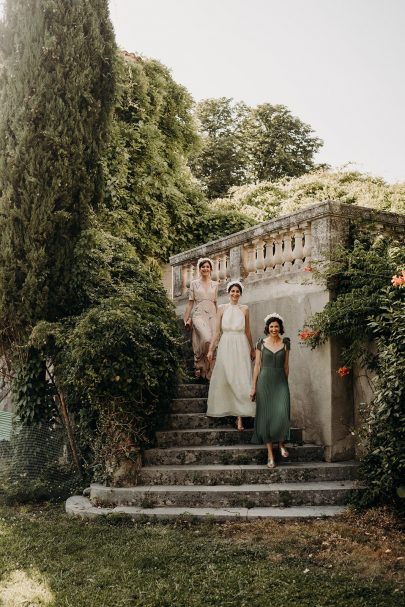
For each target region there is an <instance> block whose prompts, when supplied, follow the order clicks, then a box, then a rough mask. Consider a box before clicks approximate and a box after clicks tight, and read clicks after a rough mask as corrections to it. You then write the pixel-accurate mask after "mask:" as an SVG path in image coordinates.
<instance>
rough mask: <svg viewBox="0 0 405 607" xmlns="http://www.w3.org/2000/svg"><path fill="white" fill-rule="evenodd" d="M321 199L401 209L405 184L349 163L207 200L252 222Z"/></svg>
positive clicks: (249, 187)
mask: <svg viewBox="0 0 405 607" xmlns="http://www.w3.org/2000/svg"><path fill="white" fill-rule="evenodd" d="M324 200H339V201H340V202H344V203H346V204H355V205H359V206H364V207H368V208H372V209H376V210H379V211H393V212H396V213H404V212H405V184H404V183H398V184H394V185H389V184H387V183H386V182H385V181H384V180H383V179H381V178H379V177H371V176H370V175H366V174H364V173H359V172H358V171H353V170H350V167H347V168H344V169H342V170H340V171H331V170H329V169H318V170H315V171H312V172H310V173H307V174H305V175H302V176H301V177H293V178H288V177H285V178H282V179H276V180H274V181H262V182H260V183H257V184H253V185H243V186H241V187H235V188H231V190H230V191H229V192H228V195H227V196H226V197H223V198H218V199H216V200H213V201H211V202H210V207H211V208H212V209H213V210H217V211H219V210H221V211H222V212H227V211H236V210H238V212H239V213H241V214H242V215H244V216H246V217H247V218H249V219H251V220H253V221H254V222H255V223H260V222H261V221H267V220H269V219H273V218H275V217H281V216H282V215H288V214H289V213H294V212H295V211H299V210H300V209H303V208H305V207H307V206H310V205H312V204H317V203H319V202H323V201H324Z"/></svg>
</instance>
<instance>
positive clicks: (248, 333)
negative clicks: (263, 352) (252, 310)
mask: <svg viewBox="0 0 405 607" xmlns="http://www.w3.org/2000/svg"><path fill="white" fill-rule="evenodd" d="M244 312H245V335H246V337H247V340H248V342H249V347H250V357H251V359H252V360H254V359H255V349H254V346H253V340H252V333H251V331H250V318H249V308H248V307H247V306H246V309H245V310H244Z"/></svg>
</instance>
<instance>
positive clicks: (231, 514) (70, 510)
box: [66, 495, 346, 521]
mask: <svg viewBox="0 0 405 607" xmlns="http://www.w3.org/2000/svg"><path fill="white" fill-rule="evenodd" d="M345 510H346V508H345V506H295V507H294V506H293V507H290V508H280V507H268V508H173V507H165V508H136V507H133V506H117V507H115V508H99V507H96V506H93V505H92V503H91V502H90V500H89V499H88V498H86V497H82V496H81V495H74V496H73V497H70V498H69V499H68V500H67V501H66V512H67V514H68V515H70V516H76V517H79V518H83V519H93V518H97V517H100V516H107V517H111V518H114V517H120V516H127V517H128V518H131V519H134V520H140V521H145V520H171V519H177V518H185V519H187V520H190V519H191V520H197V521H198V520H209V521H227V520H230V519H238V520H250V519H258V518H271V519H276V520H277V519H280V520H283V519H307V518H324V517H329V516H336V515H338V514H342V513H343V512H345Z"/></svg>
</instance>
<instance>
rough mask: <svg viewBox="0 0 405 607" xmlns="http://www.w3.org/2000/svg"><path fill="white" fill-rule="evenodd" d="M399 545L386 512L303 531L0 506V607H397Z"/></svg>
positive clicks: (299, 525)
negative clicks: (80, 516) (95, 517)
mask: <svg viewBox="0 0 405 607" xmlns="http://www.w3.org/2000/svg"><path fill="white" fill-rule="evenodd" d="M403 546H404V540H403V536H402V535H401V532H400V530H399V523H398V521H397V520H396V519H395V517H394V516H393V515H392V514H391V513H389V512H388V511H386V510H372V511H369V512H367V513H365V514H362V515H357V514H349V515H346V516H344V517H340V518H337V519H333V520H330V519H328V520H314V521H308V522H275V521H256V522H239V523H238V522H229V523H222V524H219V523H213V522H209V521H207V522H200V523H193V522H191V521H187V519H184V520H183V521H180V522H177V523H170V524H162V523H152V524H150V523H139V522H138V523H133V522H130V521H127V520H119V519H117V520H111V521H107V520H102V521H94V522H93V521H92V522H83V521H79V520H76V519H69V518H67V517H66V516H65V514H64V512H63V509H62V506H50V505H46V504H45V505H42V506H36V507H33V506H25V507H19V508H6V507H2V508H0V605H1V606H2V607H17V605H18V606H20V607H21V606H25V607H28V606H30V607H34V606H35V607H37V606H42V605H52V606H64V607H70V606H71V607H121V606H122V607H183V606H184V607H197V606H198V607H202V606H204V607H205V606H207V607H210V606H212V607H214V606H221V607H222V606H224V607H226V606H229V607H236V606H238V607H239V606H240V607H242V606H246V607H269V606H271V607H289V606H299V607H307V606H308V607H317V606H319V607H328V606H331V607H332V606H333V607H339V606H344V607H348V606H349V607H357V606H370V607H371V606H372V607H390V606H392V607H397V606H398V605H400V604H402V602H403V600H404V595H403V592H404V588H403V587H401V578H402V581H403V563H404V560H403V559H402V554H401V551H402V552H403Z"/></svg>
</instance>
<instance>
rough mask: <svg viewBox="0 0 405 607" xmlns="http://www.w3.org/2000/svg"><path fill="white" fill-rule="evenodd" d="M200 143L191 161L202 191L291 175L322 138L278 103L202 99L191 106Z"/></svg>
mask: <svg viewBox="0 0 405 607" xmlns="http://www.w3.org/2000/svg"><path fill="white" fill-rule="evenodd" d="M195 114H196V118H197V120H198V123H199V127H200V132H201V136H202V146H201V149H200V150H199V152H198V153H197V154H195V155H194V157H193V158H192V161H191V167H192V170H193V172H194V174H195V175H196V176H197V177H198V178H199V179H200V181H201V183H202V185H203V187H204V189H205V191H206V193H207V196H208V197H209V198H210V199H212V198H218V197H221V196H224V195H225V194H226V193H227V192H228V190H229V189H230V188H232V187H236V186H239V185H243V184H252V183H256V182H257V181H263V180H268V181H273V180H277V179H280V178H281V177H286V176H289V177H294V176H298V175H302V174H303V173H307V172H308V171H311V170H312V169H313V168H314V166H315V165H314V160H313V157H314V154H315V153H316V152H317V151H318V150H319V148H320V147H321V145H322V141H321V140H320V139H318V138H316V137H314V136H313V135H312V129H311V127H310V126H309V125H307V124H304V123H303V122H302V121H301V120H300V119H299V118H297V117H295V116H293V115H292V114H291V112H290V111H289V110H288V109H287V108H286V107H285V106H283V105H271V104H270V103H265V104H262V105H259V106H257V107H255V108H250V107H248V106H247V105H246V104H244V103H234V102H233V100H232V99H227V98H225V97H222V98H220V99H206V100H205V101H202V102H200V103H199V104H197V106H196V111H195Z"/></svg>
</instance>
